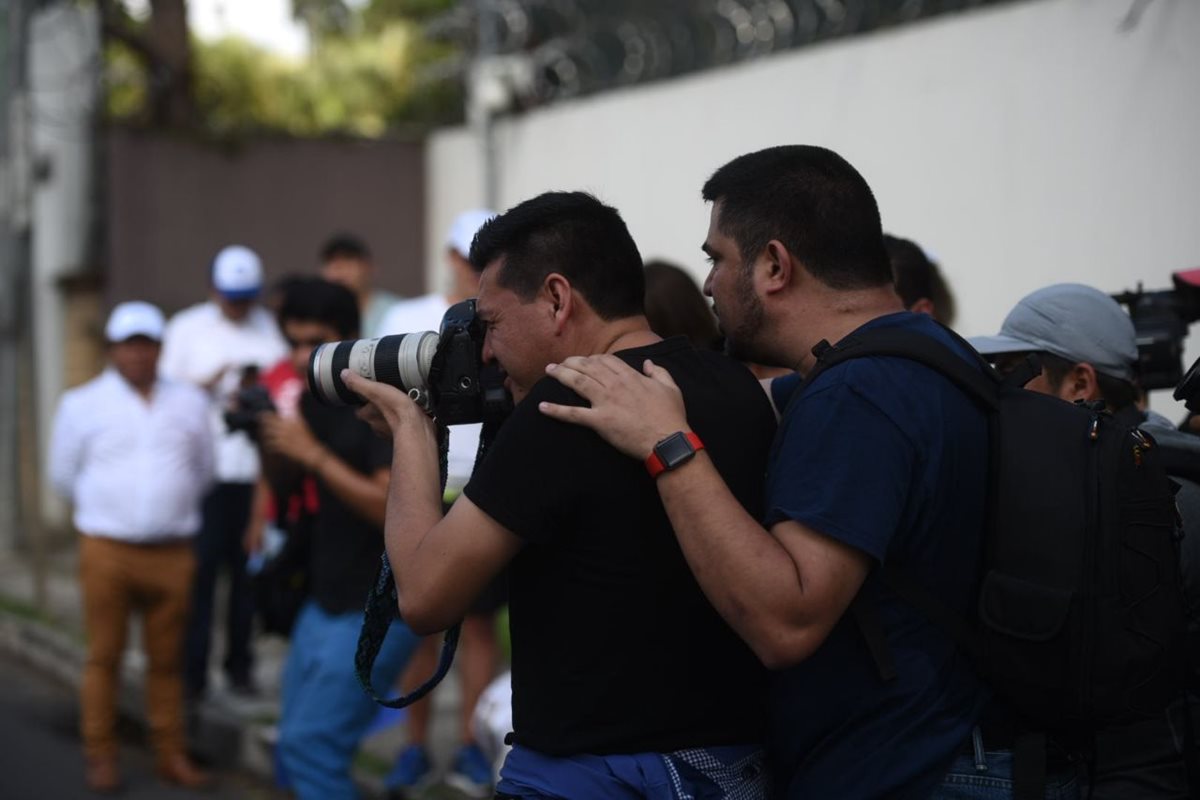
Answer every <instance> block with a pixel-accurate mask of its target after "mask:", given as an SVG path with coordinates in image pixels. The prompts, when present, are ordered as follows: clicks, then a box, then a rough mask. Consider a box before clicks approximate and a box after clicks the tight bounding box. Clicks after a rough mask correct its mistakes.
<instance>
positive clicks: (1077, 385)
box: [1059, 361, 1104, 403]
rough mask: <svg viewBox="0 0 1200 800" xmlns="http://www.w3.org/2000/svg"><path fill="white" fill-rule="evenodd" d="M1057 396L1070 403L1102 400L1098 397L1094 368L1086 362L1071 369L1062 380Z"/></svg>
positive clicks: (1098, 388) (1098, 384)
mask: <svg viewBox="0 0 1200 800" xmlns="http://www.w3.org/2000/svg"><path fill="white" fill-rule="evenodd" d="M1059 396H1060V397H1062V398H1063V399H1064V400H1070V401H1071V402H1072V403H1074V402H1076V401H1078V400H1083V401H1085V402H1088V403H1094V402H1095V401H1097V400H1103V399H1104V398H1102V397H1101V396H1100V382H1099V381H1097V380H1096V368H1095V367H1093V366H1092V365H1091V364H1088V363H1087V362H1086V361H1081V362H1080V363H1078V364H1076V365H1075V366H1073V367H1071V370H1070V371H1069V372H1068V373H1067V374H1066V377H1064V378H1063V382H1062V386H1061V387H1059Z"/></svg>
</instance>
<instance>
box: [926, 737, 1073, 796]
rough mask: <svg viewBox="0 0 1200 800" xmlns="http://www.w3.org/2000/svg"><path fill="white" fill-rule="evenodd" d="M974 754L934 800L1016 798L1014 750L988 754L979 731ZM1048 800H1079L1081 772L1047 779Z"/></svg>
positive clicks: (958, 761)
mask: <svg viewBox="0 0 1200 800" xmlns="http://www.w3.org/2000/svg"><path fill="white" fill-rule="evenodd" d="M971 742H972V744H973V746H974V747H973V750H974V752H973V753H964V754H960V755H959V756H958V757H957V758H955V760H954V764H953V765H952V766H951V767H950V771H949V772H947V773H946V777H945V778H943V779H942V784H941V785H940V786H939V787H938V788H937V789H936V790H935V791H934V793H933V794H932V795H931V800H1011V798H1012V796H1013V781H1012V764H1013V754H1012V751H1011V750H988V749H986V748H985V747H984V742H983V738H982V737H981V736H980V734H979V729H978V728H976V729H975V730H974V732H973V733H972V737H971ZM1045 797H1046V800H1079V775H1078V772H1077V770H1074V769H1072V770H1069V771H1067V772H1055V773H1049V772H1048V774H1047V775H1046V794H1045Z"/></svg>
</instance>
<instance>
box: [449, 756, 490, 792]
mask: <svg viewBox="0 0 1200 800" xmlns="http://www.w3.org/2000/svg"><path fill="white" fill-rule="evenodd" d="M446 783H447V785H449V786H453V787H454V788H455V789H458V790H459V791H460V792H462V793H463V794H465V795H467V796H468V797H490V796H491V794H492V762H491V761H489V760H488V757H487V756H485V755H484V754H483V751H482V750H480V749H479V745H477V744H464V745H463V746H462V747H460V748H458V752H457V753H456V754H455V756H454V766H452V767H451V768H450V772H449V773H448V774H447V775H446Z"/></svg>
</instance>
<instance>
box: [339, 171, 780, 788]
mask: <svg viewBox="0 0 1200 800" xmlns="http://www.w3.org/2000/svg"><path fill="white" fill-rule="evenodd" d="M471 261H472V262H473V263H474V264H475V265H476V266H477V267H481V268H482V269H483V272H482V280H481V282H480V287H479V296H478V299H477V312H478V316H479V319H480V320H481V321H482V322H483V323H484V325H485V327H486V334H485V338H484V341H483V350H482V358H483V360H484V361H485V362H492V361H494V362H496V363H498V365H499V366H500V367H501V368H503V369H504V371H505V372H506V374H507V378H506V381H505V383H506V385H507V386H508V388H509V389H510V390H511V392H512V394H513V398H514V400H516V402H517V405H516V408H515V410H514V411H513V413H512V415H511V417H509V419H508V420H507V421H506V422H505V423H504V426H503V427H502V428H501V429H500V431H499V434H498V435H497V437H496V440H495V442H494V444H493V445H492V446H491V448H490V449H489V450H488V452H487V453H486V454H485V455H484V457H483V459H482V460H481V462H480V463H479V465H478V466H477V468H476V470H475V473H474V475H473V476H472V478H471V480H470V482H469V483H468V484H467V486H466V488H465V489H464V491H463V495H462V497H460V498H459V500H458V501H457V502H456V503H455V504H454V505H453V507H451V509H450V510H449V512H448V513H447V514H446V515H445V516H444V517H443V513H442V506H441V497H440V490H439V486H438V483H439V475H438V471H439V470H438V452H437V441H436V439H437V437H436V434H435V427H434V424H433V422H432V420H431V419H430V417H429V415H427V414H426V413H425V411H424V410H422V408H421V407H419V406H418V405H417V404H416V403H414V402H413V401H412V400H410V399H409V397H407V396H406V395H405V394H403V393H402V392H401V391H400V390H399V389H398V388H396V387H395V386H392V385H387V384H384V383H379V382H374V381H371V380H367V379H365V378H363V377H361V376H360V375H358V374H355V373H353V372H351V371H350V370H346V371H343V372H341V373H340V374H341V376H342V380H343V381H344V382H345V386H346V387H347V388H348V389H350V390H351V391H353V392H356V393H358V394H359V395H361V396H362V397H364V398H365V399H366V400H367V401H368V402H369V403H370V404H371V405H372V406H373V409H372V411H371V412H370V413H371V414H372V415H373V422H374V424H375V425H376V427H377V428H378V429H384V428H386V429H388V430H389V431H390V435H391V436H392V437H393V441H394V445H395V451H396V458H395V461H394V462H393V466H392V481H391V484H390V487H389V498H388V514H387V522H386V526H385V531H386V538H387V548H388V556H389V558H390V560H391V563H392V565H393V568H394V569H395V578H396V587H397V590H398V594H399V601H400V611H401V613H402V615H403V616H404V618H405V619H406V620H407V621H408V623H409V624H410V625H411V626H412V627H413V628H414V629H415V630H417V631H418V632H422V633H428V632H433V631H438V630H442V629H445V628H447V627H449V626H450V625H452V624H454V623H455V622H456V621H458V620H460V619H461V618H462V617H463V615H464V614H465V613H466V612H467V610H468V608H469V607H470V604H471V602H472V600H473V599H474V597H475V596H476V594H477V593H478V592H479V591H480V590H482V589H483V587H484V586H486V585H487V583H488V581H489V580H490V579H491V578H492V576H494V575H495V574H496V573H498V572H499V571H500V570H501V569H503V568H504V567H505V565H507V564H509V563H510V562H511V573H510V584H509V592H510V614H511V626H512V640H513V645H512V653H513V670H512V672H513V725H514V729H515V730H514V733H513V740H514V744H515V746H514V748H513V750H512V752H511V753H510V754H509V756H508V758H507V760H506V761H505V764H504V767H503V769H502V771H501V779H500V782H499V784H498V786H497V796H498V797H507V798H523V797H537V798H541V797H571V798H573V799H574V800H593V799H601V798H604V799H606V798H612V797H667V796H671V797H675V796H682V795H690V796H705V797H732V796H736V797H745V798H758V797H764V796H765V792H766V784H767V778H766V775H765V772H764V765H763V755H762V751H761V747H760V742H761V738H762V733H763V731H762V715H763V711H764V708H763V700H764V697H763V694H762V692H763V685H764V683H765V681H764V673H763V670H762V667H761V666H760V665H759V664H758V663H757V661H756V660H755V658H754V655H753V653H751V652H750V650H749V649H748V648H747V647H746V646H745V645H744V644H743V643H742V642H741V641H739V640H738V638H737V636H736V635H735V634H734V633H733V631H732V630H730V629H729V627H728V626H726V625H725V623H724V622H722V621H721V619H720V618H719V617H718V616H717V614H716V612H715V611H714V609H713V608H712V606H711V605H710V604H709V603H708V600H707V599H706V598H705V596H704V594H703V593H702V592H701V591H700V588H699V587H698V586H697V585H696V582H695V580H694V579H693V578H692V576H691V573H690V571H689V569H688V564H687V561H686V560H685V559H684V556H683V553H682V552H681V551H680V549H679V546H678V544H677V543H676V540H675V536H674V534H673V532H672V531H671V527H670V524H669V522H668V520H667V516H666V513H665V511H664V509H663V507H662V505H661V504H660V502H659V500H658V495H657V492H656V491H655V483H654V478H653V477H652V476H654V475H657V474H660V473H661V472H663V471H665V470H670V469H672V468H674V467H676V466H678V465H679V464H681V463H683V462H684V461H685V460H686V459H687V458H688V456H689V455H693V454H694V453H695V452H696V450H698V449H700V448H706V449H707V452H708V453H709V454H710V456H711V458H712V459H713V461H714V462H715V463H716V464H717V468H718V470H719V471H720V472H721V474H722V475H723V476H724V479H725V480H726V481H728V482H729V484H730V485H731V486H732V487H733V493H734V497H736V498H737V499H738V500H739V501H740V502H742V503H744V504H745V505H746V506H747V507H748V508H750V509H751V513H757V512H758V511H759V510H760V509H759V508H758V504H759V498H760V495H761V492H762V470H761V465H762V463H764V461H765V458H766V454H767V447H768V444H769V442H770V438H771V436H772V433H773V431H774V420H773V415H772V413H771V410H770V407H769V404H768V403H767V401H766V398H765V397H764V396H763V393H762V392H761V390H760V389H759V387H758V385H757V383H756V382H755V381H754V380H753V378H752V377H751V376H750V374H749V373H748V372H747V371H746V370H745V369H744V368H743V367H742V366H741V365H739V364H737V363H736V362H734V361H732V360H730V359H728V358H726V357H725V356H722V355H721V354H719V353H713V352H703V351H698V350H696V349H694V348H693V347H692V346H691V345H690V343H688V342H687V341H686V340H685V339H682V338H677V339H672V340H668V341H663V340H660V339H659V337H657V336H656V335H654V334H653V333H652V332H651V331H650V329H649V326H648V325H647V322H646V318H645V316H644V315H643V295H644V285H643V276H642V261H641V258H640V256H639V254H638V251H637V246H636V245H635V244H634V242H633V240H632V238H631V237H630V235H629V231H628V229H627V228H626V227H625V224H624V222H623V221H622V220H621V218H620V216H619V214H618V213H617V211H616V210H615V209H613V208H611V207H608V206H605V205H603V204H602V203H600V202H599V201H598V200H596V199H595V198H594V197H592V196H590V195H587V194H584V193H581V192H573V193H548V194H543V195H541V196H539V197H536V198H534V199H532V200H528V201H526V202H524V203H521V204H519V205H517V206H516V207H514V208H512V209H510V210H509V211H508V212H507V213H505V214H502V215H501V216H499V217H497V218H496V219H494V220H492V221H491V222H489V223H487V224H486V225H485V226H484V227H483V228H482V229H481V230H480V231H479V234H478V236H477V237H476V239H475V242H474V244H473V246H472V248H471ZM592 352H607V353H615V354H617V355H618V357H619V358H622V359H627V360H629V361H632V362H633V363H637V364H640V363H641V362H642V361H643V360H644V359H646V358H649V357H653V358H654V359H655V360H656V361H657V362H658V363H661V364H663V365H664V367H665V368H666V369H667V370H669V371H671V372H672V374H674V376H675V377H676V379H677V380H678V381H679V383H680V385H681V386H682V387H683V394H684V396H685V397H686V398H687V403H688V408H689V411H690V415H691V421H692V424H693V426H694V430H695V435H693V436H692V437H690V438H684V437H679V439H678V441H674V442H672V445H674V446H673V447H672V448H663V449H662V451H661V452H660V453H659V455H658V456H657V457H656V458H655V459H654V460H653V461H652V462H651V463H648V464H646V465H642V464H640V463H638V462H634V461H630V460H628V459H626V458H624V457H623V456H622V455H621V454H620V453H619V452H617V451H616V450H614V449H613V448H611V447H609V446H608V445H606V444H605V443H604V442H603V441H601V440H600V439H599V438H598V437H597V436H595V435H594V434H593V433H591V432H590V431H586V430H583V429H580V428H576V427H573V426H570V425H564V424H561V423H558V422H555V421H553V420H550V419H549V418H547V417H545V416H544V415H542V414H540V413H539V412H538V405H539V403H541V402H542V401H545V400H553V401H555V402H558V403H566V404H578V403H580V402H582V401H581V399H580V398H579V396H578V395H576V394H575V393H574V392H571V391H568V390H566V389H564V388H562V387H561V386H559V385H558V384H557V383H555V382H554V381H551V380H547V379H545V378H544V377H543V376H544V373H545V367H546V365H547V363H548V362H551V361H555V360H561V359H564V358H566V357H568V356H570V355H572V354H580V353H592ZM437 411H438V409H437V406H436V404H435V407H434V413H435V414H436V413H437ZM451 435H453V433H452V434H451ZM648 473H649V474H648Z"/></svg>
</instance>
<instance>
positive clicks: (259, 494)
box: [242, 474, 271, 555]
mask: <svg viewBox="0 0 1200 800" xmlns="http://www.w3.org/2000/svg"><path fill="white" fill-rule="evenodd" d="M270 503H271V486H270V484H269V483H267V476H266V475H263V474H260V475H259V476H258V480H257V481H255V482H254V499H253V500H252V501H251V503H250V518H249V519H248V520H247V521H246V532H245V533H244V534H242V549H243V550H245V551H246V555H253V554H255V553H257V552H259V551H260V550H262V547H263V533H264V532H265V531H266V529H267V506H269V505H270Z"/></svg>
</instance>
